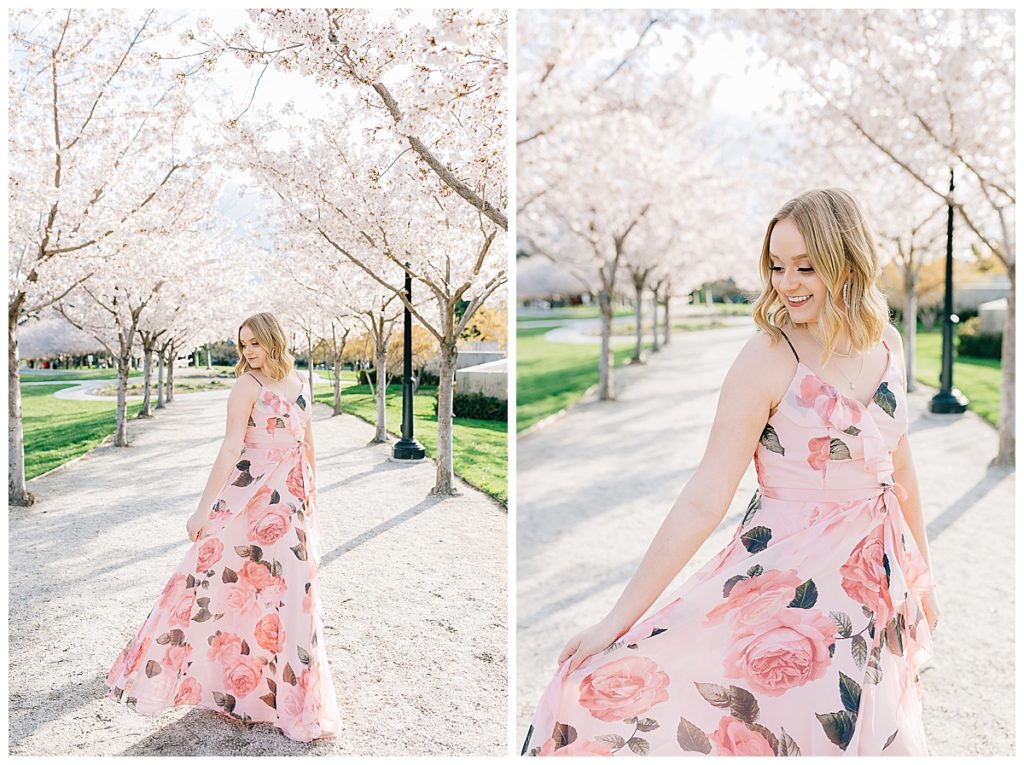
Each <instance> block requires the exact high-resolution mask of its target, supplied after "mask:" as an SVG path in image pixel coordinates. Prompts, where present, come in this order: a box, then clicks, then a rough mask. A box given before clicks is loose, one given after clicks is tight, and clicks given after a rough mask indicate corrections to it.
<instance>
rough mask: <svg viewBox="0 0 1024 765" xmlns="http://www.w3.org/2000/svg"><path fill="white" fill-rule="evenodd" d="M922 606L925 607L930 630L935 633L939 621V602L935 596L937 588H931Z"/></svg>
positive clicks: (925, 616) (925, 615)
mask: <svg viewBox="0 0 1024 765" xmlns="http://www.w3.org/2000/svg"><path fill="white" fill-rule="evenodd" d="M921 606H922V607H923V608H924V618H925V619H926V620H927V622H928V630H929V631H930V632H931V633H933V634H934V633H935V627H936V626H938V623H939V603H938V601H937V600H936V598H935V590H931V591H930V592H929V593H928V594H927V595H925V596H924V599H923V600H922V601H921Z"/></svg>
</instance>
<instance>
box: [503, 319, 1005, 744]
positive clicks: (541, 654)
mask: <svg viewBox="0 0 1024 765" xmlns="http://www.w3.org/2000/svg"><path fill="white" fill-rule="evenodd" d="M752 332H753V325H752V324H750V323H748V324H747V326H746V327H745V328H738V329H733V328H728V329H718V330H712V331H707V332H692V333H676V334H675V335H674V336H673V338H672V342H671V344H670V345H669V346H668V347H667V348H666V349H664V350H662V351H661V352H660V353H658V354H653V355H652V359H651V361H650V362H649V364H648V365H647V366H646V367H635V368H633V367H626V368H623V369H621V370H616V386H617V388H618V389H619V390H620V393H619V400H618V401H615V402H597V401H589V402H586V403H583V404H581V405H579V406H578V407H576V408H575V409H573V410H571V411H570V412H569V413H568V414H567V415H566V416H565V417H563V418H561V419H560V420H558V421H557V422H553V423H551V424H550V425H549V426H548V427H546V428H543V429H540V430H538V431H536V432H534V433H531V434H530V435H528V436H526V437H523V438H520V440H519V442H518V445H517V449H518V456H517V476H518V479H517V484H516V486H517V507H516V513H517V523H516V527H517V532H516V533H517V537H516V549H517V573H516V578H517V593H516V598H517V639H516V640H517V642H516V667H517V669H516V675H517V676H516V694H517V695H516V735H517V737H519V741H520V743H521V742H522V737H523V736H525V733H526V729H527V726H528V725H529V720H530V717H531V715H532V713H533V710H534V707H535V705H536V703H537V701H538V700H539V698H540V695H541V693H542V691H543V690H544V687H545V686H546V684H547V682H548V681H549V680H550V678H551V676H552V674H553V673H554V671H555V666H556V665H555V660H556V657H557V655H558V652H559V651H560V650H561V648H562V646H563V645H564V643H565V641H566V640H567V639H568V638H569V637H570V636H571V635H572V634H573V633H574V632H576V631H577V630H579V629H582V628H583V627H586V626H589V625H590V624H593V623H594V622H596V621H597V620H599V619H600V618H601V617H603V616H604V615H605V614H606V613H607V611H608V609H610V608H611V606H612V605H613V604H614V602H615V600H616V599H617V598H618V596H619V594H620V593H621V591H622V588H623V587H624V586H625V584H626V582H627V581H628V580H629V577H630V576H631V575H632V573H633V571H634V570H635V569H636V566H637V565H638V564H639V562H640V558H641V557H642V556H643V553H644V551H645V550H646V549H647V545H648V543H649V542H650V540H651V538H652V537H653V536H654V533H655V531H657V528H658V526H659V525H660V523H661V521H662V519H663V518H664V516H665V514H666V513H667V512H668V510H669V508H670V507H671V505H672V503H673V502H674V501H675V499H676V497H677V496H678V494H679V492H680V491H681V490H682V488H683V486H684V485H685V483H686V481H687V479H688V478H689V476H690V475H691V474H692V473H693V471H694V470H695V469H696V467H697V464H698V463H699V462H700V458H701V456H702V455H703V453H704V448H705V446H706V445H707V437H708V434H709V431H710V428H711V424H712V421H713V419H714V415H715V408H716V406H717V402H718V392H719V386H720V384H721V382H722V379H723V378H724V376H725V373H726V371H727V370H728V368H729V366H730V364H731V363H732V361H733V360H734V359H735V357H736V355H737V354H738V352H739V350H740V348H741V347H742V345H743V343H744V342H745V341H746V339H747V338H748V337H749V336H750V335H751V334H752ZM933 392H934V391H932V390H930V389H926V388H923V387H922V388H920V389H919V390H918V391H917V392H914V393H912V394H911V395H910V407H911V415H910V416H911V420H910V439H911V446H912V450H913V455H914V463H915V466H916V468H917V473H918V480H919V483H920V485H921V491H922V495H923V502H924V513H925V518H926V521H927V524H928V537H929V547H930V550H931V556H932V561H933V566H934V573H935V576H936V579H937V581H938V586H939V590H938V597H939V603H940V607H941V609H942V618H941V620H940V624H939V627H938V629H937V631H936V635H935V649H936V650H935V657H934V658H933V659H932V660H931V662H930V663H929V664H928V665H927V666H926V667H925V668H924V669H923V670H922V672H921V678H922V681H923V683H924V684H925V687H926V692H927V696H926V698H925V702H924V704H925V727H926V731H927V734H928V739H929V747H930V751H931V754H932V755H947V756H951V755H1002V756H1007V755H1012V754H1013V753H1014V674H1015V670H1014V656H1015V648H1014V614H1015V611H1014V565H1013V562H1014V476H1013V474H1012V473H1008V472H1007V471H1005V470H998V469H993V468H989V467H988V466H987V463H988V462H989V460H990V459H991V458H992V457H993V456H994V455H995V452H996V433H995V431H994V429H993V428H992V427H991V426H990V425H988V424H987V423H986V422H984V421H983V420H981V419H980V418H979V417H977V416H976V415H974V414H973V413H970V412H968V413H966V414H965V415H962V416H939V415H932V414H930V413H928V412H927V411H926V409H927V402H928V400H929V399H930V398H931V395H932V394H933ZM627 455H628V456H627ZM756 485H757V484H756V476H755V474H754V468H753V463H751V466H750V467H749V468H748V471H747V473H746V474H745V475H744V477H743V479H742V480H741V481H740V485H739V488H738V490H737V493H736V498H735V500H734V502H733V503H732V506H731V507H730V509H729V513H728V515H727V516H726V517H725V519H723V521H722V523H721V524H720V525H719V528H718V529H717V530H716V531H715V532H714V533H713V534H712V536H711V537H710V538H709V539H708V540H707V542H705V544H704V545H703V546H702V547H701V548H700V550H698V552H697V554H696V555H695V556H694V558H693V559H692V560H691V561H690V563H689V564H688V565H687V566H686V567H685V568H684V569H683V571H682V572H681V573H680V576H679V577H678V578H677V579H676V581H675V582H674V583H673V584H672V585H670V586H669V587H668V588H667V590H666V592H671V591H673V590H675V589H676V587H677V586H678V585H679V584H680V583H681V582H682V581H683V580H684V579H685V578H687V577H688V576H689V575H690V574H692V573H693V572H694V571H696V570H697V569H698V568H700V566H702V565H703V564H704V563H705V562H707V561H708V560H709V559H710V558H711V557H712V556H713V555H714V554H715V553H716V552H717V551H718V550H720V549H721V548H722V547H723V546H724V545H725V544H726V543H727V542H728V540H729V538H730V536H731V534H732V532H733V531H734V529H735V527H736V525H737V524H738V523H739V521H740V518H742V514H743V512H744V510H745V509H746V504H747V501H748V500H749V498H750V495H751V494H752V493H753V491H754V488H755V487H756ZM666 600H667V599H666V598H662V599H660V600H659V601H658V602H656V603H655V605H654V608H658V607H660V606H661V605H664V603H665V602H666Z"/></svg>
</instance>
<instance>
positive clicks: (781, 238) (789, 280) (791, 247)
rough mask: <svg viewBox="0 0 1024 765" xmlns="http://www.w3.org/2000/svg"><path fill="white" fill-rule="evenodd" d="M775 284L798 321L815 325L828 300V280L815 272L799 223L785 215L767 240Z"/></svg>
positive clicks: (773, 282) (794, 318)
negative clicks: (826, 295)
mask: <svg viewBox="0 0 1024 765" xmlns="http://www.w3.org/2000/svg"><path fill="white" fill-rule="evenodd" d="M768 254H769V256H770V261H771V269H772V286H774V287H775V291H776V292H778V293H779V297H780V298H781V299H782V301H783V302H784V303H785V304H786V307H787V308H788V309H789V315H790V318H791V319H792V320H793V322H794V323H796V324H805V323H806V324H814V323H816V322H817V321H818V312H819V311H820V310H821V306H822V305H824V302H825V294H826V292H827V289H826V287H825V283H824V282H822V281H821V279H819V278H818V275H817V274H816V273H814V268H813V266H811V260H810V257H808V255H807V247H806V245H804V238H803V236H801V234H800V231H799V229H797V227H796V224H794V223H793V221H791V220H790V219H789V218H783V219H782V220H780V221H778V222H777V223H776V224H775V226H774V227H773V228H772V235H771V238H770V239H769V240H768Z"/></svg>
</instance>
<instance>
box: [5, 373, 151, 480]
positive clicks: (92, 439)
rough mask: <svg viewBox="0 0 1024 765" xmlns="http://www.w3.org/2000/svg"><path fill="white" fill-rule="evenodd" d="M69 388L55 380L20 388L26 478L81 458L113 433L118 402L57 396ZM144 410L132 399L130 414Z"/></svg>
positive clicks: (129, 406)
mask: <svg viewBox="0 0 1024 765" xmlns="http://www.w3.org/2000/svg"><path fill="white" fill-rule="evenodd" d="M86 379H88V378H86ZM70 387H72V386H71V385H68V384H61V383H54V384H53V385H26V386H24V387H22V389H21V413H22V421H23V426H24V432H25V478H26V480H28V479H31V478H35V477H36V476H39V475H42V474H43V473H45V472H47V471H48V470H52V469H53V468H55V467H58V466H59V465H63V464H64V463H65V462H68V461H69V460H72V459H74V458H75V457H80V456H81V455H83V454H85V453H86V452H88V451H90V450H92V449H94V448H96V447H97V446H99V444H100V442H101V441H103V439H104V438H106V437H107V436H109V435H110V434H111V433H113V432H114V425H115V423H116V418H115V415H114V409H115V402H113V401H63V400H61V399H59V398H54V396H53V394H54V393H56V392H57V391H59V390H61V389H63V388H70ZM141 409H142V403H141V402H138V403H131V402H129V404H128V417H134V416H135V415H136V414H138V413H139V410H141Z"/></svg>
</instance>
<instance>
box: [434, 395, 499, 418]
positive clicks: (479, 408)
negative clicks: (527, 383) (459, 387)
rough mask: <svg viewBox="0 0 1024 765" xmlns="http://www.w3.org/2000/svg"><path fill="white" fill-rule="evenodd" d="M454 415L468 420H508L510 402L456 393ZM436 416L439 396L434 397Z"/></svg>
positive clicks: (454, 396) (453, 398)
mask: <svg viewBox="0 0 1024 765" xmlns="http://www.w3.org/2000/svg"><path fill="white" fill-rule="evenodd" d="M452 414H453V415H455V416H456V417H465V418H466V419H468V420H507V419H508V401H506V400H505V399H501V398H495V397H494V396H485V395H484V394H483V393H455V394H454V395H453V396H452ZM434 416H435V417H436V416H437V396H434Z"/></svg>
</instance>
